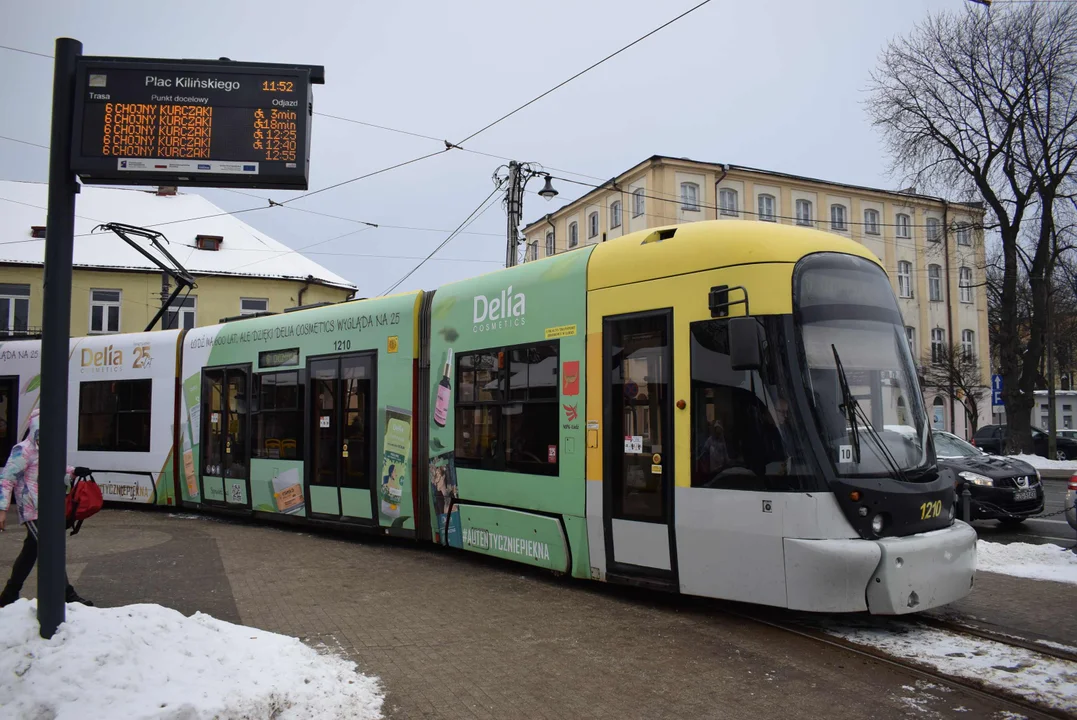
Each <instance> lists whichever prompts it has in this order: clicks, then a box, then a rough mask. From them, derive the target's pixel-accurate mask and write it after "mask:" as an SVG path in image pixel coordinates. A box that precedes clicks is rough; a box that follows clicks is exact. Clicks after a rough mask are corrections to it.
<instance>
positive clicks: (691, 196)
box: [681, 182, 699, 212]
mask: <svg viewBox="0 0 1077 720" xmlns="http://www.w3.org/2000/svg"><path fill="white" fill-rule="evenodd" d="M681 210H685V211H687V212H699V185H696V184H695V183H690V182H685V183H681Z"/></svg>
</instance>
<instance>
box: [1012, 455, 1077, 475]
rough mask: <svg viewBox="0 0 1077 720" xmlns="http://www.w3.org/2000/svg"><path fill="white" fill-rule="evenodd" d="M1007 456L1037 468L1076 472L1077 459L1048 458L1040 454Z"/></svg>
mask: <svg viewBox="0 0 1077 720" xmlns="http://www.w3.org/2000/svg"><path fill="white" fill-rule="evenodd" d="M1008 457H1011V458H1013V459H1014V460H1021V461H1023V462H1026V463H1028V464H1029V465H1031V466H1032V467H1034V468H1036V469H1037V470H1072V471H1074V472H1077V461H1073V460H1048V459H1047V458H1045V457H1042V456H1040V455H1009V456H1008Z"/></svg>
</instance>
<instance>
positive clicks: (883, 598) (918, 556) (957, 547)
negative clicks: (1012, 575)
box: [867, 520, 976, 615]
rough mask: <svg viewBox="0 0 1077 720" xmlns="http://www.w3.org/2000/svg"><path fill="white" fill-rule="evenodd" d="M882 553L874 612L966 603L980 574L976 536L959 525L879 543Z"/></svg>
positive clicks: (872, 587)
mask: <svg viewBox="0 0 1077 720" xmlns="http://www.w3.org/2000/svg"><path fill="white" fill-rule="evenodd" d="M875 544H876V545H877V546H878V547H879V549H880V550H881V551H882V555H881V557H880V558H879V564H878V566H877V567H876V568H875V572H874V574H873V575H872V577H871V580H870V582H869V583H868V588H867V601H868V612H870V613H872V614H873V615H904V614H907V613H914V612H920V611H923V610H929V609H931V608H934V607H939V606H941V605H946V604H948V603H952V602H954V601H956V600H960V599H961V598H963V597H965V596H966V595H968V594H969V593H970V592H971V591H972V582H973V578H974V576H975V574H976V531H975V530H973V529H972V527H971V526H969V525H967V524H966V523H963V522H961V521H960V520H957V521H955V522H954V524H953V525H951V526H950V527H948V528H944V529H942V530H933V531H931V532H926V533H919V534H917V535H909V536H906V537H892V538H883V539H881V540H876V541H875Z"/></svg>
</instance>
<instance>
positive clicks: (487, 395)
mask: <svg viewBox="0 0 1077 720" xmlns="http://www.w3.org/2000/svg"><path fill="white" fill-rule="evenodd" d="M559 368H560V364H559V362H558V343H557V341H554V342H542V343H536V344H533V345H527V346H523V347H514V348H492V349H490V350H480V351H477V352H471V353H465V354H461V355H458V356H457V358H456V449H455V456H456V464H457V466H458V467H471V468H478V469H482V470H504V471H509V472H519V473H528V474H531V475H557V473H558V458H559V457H560V441H561V405H560V403H559V402H558V400H559V398H560V389H561V385H560V381H559V378H558V369H559Z"/></svg>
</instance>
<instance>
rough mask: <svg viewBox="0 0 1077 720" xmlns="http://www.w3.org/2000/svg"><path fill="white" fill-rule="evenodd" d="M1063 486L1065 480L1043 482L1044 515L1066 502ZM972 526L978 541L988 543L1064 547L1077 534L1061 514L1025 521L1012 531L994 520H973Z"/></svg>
mask: <svg viewBox="0 0 1077 720" xmlns="http://www.w3.org/2000/svg"><path fill="white" fill-rule="evenodd" d="M1066 485H1067V481H1066V480H1056V479H1052V478H1044V479H1043V491H1044V495H1045V500H1046V502H1045V503H1044V508H1043V512H1044V513H1057V512H1058V511H1060V510H1062V507H1063V502H1064V501H1065V499H1066ZM972 526H973V527H974V528H976V532H978V533H979V535H980V538H981V539H983V540H990V541H992V542H1001V543H1011V542H1026V543H1035V544H1044V543H1054V544H1056V545H1061V546H1064V547H1069V546H1071V545H1073V544H1074V543H1075V542H1077V532H1075V531H1074V530H1073V528H1071V527H1070V525H1069V523H1068V522H1066V518H1065V516H1063V515H1062V514H1058V515H1054V516H1052V517H1048V518H1042V519H1038V520H1025V522H1024V523H1022V524H1021V525H1020V526H1018V527H1017V528H1016V529H1007V530H1003V529H1002V528H1001V527H1000V526H999V524H998V523H997V522H995V521H994V520H977V521H976V522H974V523H973V524H972Z"/></svg>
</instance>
